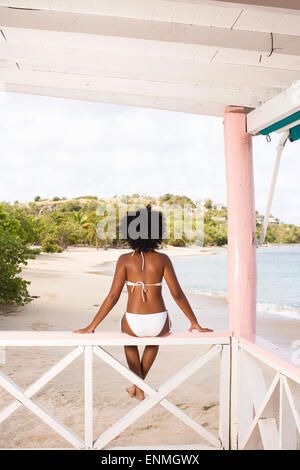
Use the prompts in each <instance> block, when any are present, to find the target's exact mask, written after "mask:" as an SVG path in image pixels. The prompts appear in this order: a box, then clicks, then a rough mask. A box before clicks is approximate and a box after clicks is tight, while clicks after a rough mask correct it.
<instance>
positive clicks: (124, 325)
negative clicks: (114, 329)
mask: <svg viewBox="0 0 300 470" xmlns="http://www.w3.org/2000/svg"><path fill="white" fill-rule="evenodd" d="M121 329H122V331H123V332H124V333H127V334H128V335H131V336H136V335H135V334H134V333H133V331H132V330H131V328H130V327H129V325H128V322H127V320H126V315H124V316H123V318H122V322H121ZM124 351H125V356H126V360H127V364H128V367H129V369H130V370H131V371H132V372H134V373H135V374H136V375H138V376H139V377H142V369H141V361H140V355H139V350H138V347H137V346H124ZM127 392H128V393H129V395H130V396H131V397H134V396H135V397H136V398H137V399H138V400H144V398H145V395H144V391H143V390H142V389H140V388H139V387H138V386H137V385H132V386H131V387H129V388H127Z"/></svg>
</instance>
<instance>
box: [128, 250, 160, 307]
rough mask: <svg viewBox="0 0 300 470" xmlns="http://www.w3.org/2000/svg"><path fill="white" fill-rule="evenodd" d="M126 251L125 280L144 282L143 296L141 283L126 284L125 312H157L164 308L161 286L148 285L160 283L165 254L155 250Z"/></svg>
mask: <svg viewBox="0 0 300 470" xmlns="http://www.w3.org/2000/svg"><path fill="white" fill-rule="evenodd" d="M143 256H144V269H142V266H143V258H142V255H141V253H138V252H135V253H134V256H132V253H128V254H127V255H125V256H124V258H125V257H126V259H124V262H125V269H126V280H127V281H130V282H132V283H137V282H142V283H144V284H145V291H144V296H143V294H142V289H143V286H142V285H135V286H132V285H128V286H127V289H128V302H127V312H129V313H142V314H147V313H157V312H162V311H165V310H166V306H165V303H164V300H163V297H162V288H161V286H155V285H149V284H157V283H160V282H161V281H162V279H163V276H164V271H165V265H166V256H165V255H164V254H162V253H158V252H157V251H147V252H144V253H143Z"/></svg>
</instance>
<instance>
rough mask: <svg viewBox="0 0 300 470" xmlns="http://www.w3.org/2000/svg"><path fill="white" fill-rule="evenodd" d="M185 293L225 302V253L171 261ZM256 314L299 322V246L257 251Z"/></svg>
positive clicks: (218, 250) (276, 247)
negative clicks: (221, 299) (222, 299)
mask: <svg viewBox="0 0 300 470" xmlns="http://www.w3.org/2000/svg"><path fill="white" fill-rule="evenodd" d="M173 265H174V268H175V270H176V274H177V277H178V279H179V281H180V284H181V286H182V287H183V289H184V290H185V291H186V292H187V293H193V294H202V295H203V294H204V295H207V296H213V297H216V298H217V297H218V298H224V299H227V292H228V284H227V249H225V248H224V249H217V250H215V252H213V253H212V254H205V255H199V256H197V255H196V256H184V257H178V258H173ZM257 314H258V315H261V316H268V317H270V316H271V315H279V316H281V317H286V318H294V319H299V320H300V246H299V245H289V246H287V245H286V246H266V247H261V248H257Z"/></svg>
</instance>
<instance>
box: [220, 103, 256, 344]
mask: <svg viewBox="0 0 300 470" xmlns="http://www.w3.org/2000/svg"><path fill="white" fill-rule="evenodd" d="M251 139H252V137H251V135H250V134H247V132H246V114H245V109H244V108H243V107H235V106H227V107H226V108H225V109H224V140H225V158H226V180H227V211H228V311H229V330H230V331H232V332H233V334H234V335H235V336H240V335H251V334H255V330H256V248H255V246H254V244H253V236H254V233H255V230H256V221H255V204H254V182H253V162H252V140H251Z"/></svg>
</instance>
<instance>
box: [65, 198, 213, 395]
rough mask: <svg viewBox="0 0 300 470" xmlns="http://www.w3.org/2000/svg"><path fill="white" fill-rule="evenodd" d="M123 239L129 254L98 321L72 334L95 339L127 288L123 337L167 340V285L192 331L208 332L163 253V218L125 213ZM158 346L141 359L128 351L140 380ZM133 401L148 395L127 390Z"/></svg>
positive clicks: (127, 348) (133, 349) (122, 259)
mask: <svg viewBox="0 0 300 470" xmlns="http://www.w3.org/2000/svg"><path fill="white" fill-rule="evenodd" d="M120 229H121V234H122V238H125V239H126V240H127V244H128V245H129V247H130V248H131V251H130V252H129V253H125V254H123V255H121V256H120V257H119V259H118V261H117V265H116V269H115V274H114V278H113V282H112V285H111V288H110V291H109V293H108V295H107V297H106V298H105V300H104V302H103V303H102V305H101V307H100V309H99V311H98V313H97V315H96V316H95V317H94V319H93V320H92V322H91V323H90V325H89V326H87V327H86V328H83V329H80V330H76V331H75V332H74V333H93V332H94V331H95V329H96V327H97V326H98V325H99V323H100V322H101V321H102V320H103V319H104V318H105V317H106V315H107V314H108V313H109V312H110V311H111V309H112V308H113V307H114V306H115V305H116V303H117V302H118V300H119V297H120V295H121V292H122V289H123V287H124V285H125V284H126V285H127V290H128V301H127V308H126V312H125V313H124V315H123V316H122V319H121V323H120V327H121V331H122V332H124V333H127V334H128V335H131V336H140V337H145V336H146V337H147V336H148V337H149V336H163V335H166V334H168V333H169V332H170V331H171V327H172V326H171V321H170V317H169V315H168V311H167V309H166V306H165V303H164V299H163V297H162V280H163V279H164V280H165V281H166V284H167V286H168V288H169V289H170V292H171V295H172V297H173V299H174V300H175V302H176V303H177V305H178V306H179V307H180V309H181V310H182V312H183V313H184V314H185V315H186V316H187V318H188V319H189V320H190V328H189V331H192V330H198V331H200V332H210V331H212V330H211V329H209V328H202V327H201V326H200V325H199V323H198V321H197V318H196V316H195V314H194V312H193V310H192V308H191V306H190V304H189V302H188V300H187V298H186V296H185V294H184V293H183V291H182V288H181V286H180V284H179V282H178V279H177V277H176V274H175V271H174V268H173V265H172V262H171V260H170V258H169V257H168V256H167V255H166V254H164V253H160V252H159V251H158V250H159V248H160V246H161V243H162V239H163V233H164V218H163V214H162V213H161V212H160V211H153V210H152V208H151V205H148V206H147V207H145V208H140V209H138V210H137V211H135V212H127V214H126V216H125V217H124V218H123V219H122V221H121V224H120ZM158 348H159V346H158V345H147V346H145V349H144V352H143V355H142V357H141V358H140V356H139V351H138V347H137V346H124V349H125V356H126V360H127V363H128V367H129V368H130V369H131V370H132V371H133V372H134V373H135V374H137V375H138V376H140V377H141V378H143V379H144V378H145V377H146V375H147V374H148V372H149V370H150V368H151V366H152V364H153V362H154V360H155V358H156V356H157V353H158ZM127 392H128V394H129V395H130V396H131V397H135V398H137V399H138V400H143V399H144V398H145V397H144V392H143V390H142V389H140V388H139V387H138V386H137V385H132V386H131V387H129V388H127Z"/></svg>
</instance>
